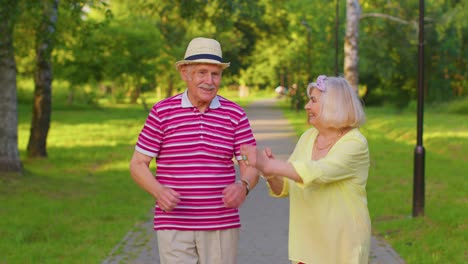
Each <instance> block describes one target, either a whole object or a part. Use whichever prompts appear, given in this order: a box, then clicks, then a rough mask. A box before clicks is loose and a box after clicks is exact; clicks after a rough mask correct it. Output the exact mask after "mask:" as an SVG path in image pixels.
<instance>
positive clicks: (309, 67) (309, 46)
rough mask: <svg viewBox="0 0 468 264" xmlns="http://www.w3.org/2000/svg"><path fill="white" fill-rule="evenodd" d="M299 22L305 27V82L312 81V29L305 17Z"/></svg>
mask: <svg viewBox="0 0 468 264" xmlns="http://www.w3.org/2000/svg"><path fill="white" fill-rule="evenodd" d="M301 24H302V25H304V26H305V27H306V28H307V76H308V77H307V78H308V80H307V82H311V81H312V57H311V49H312V39H311V34H312V29H311V28H310V25H309V24H308V23H307V21H306V20H305V19H303V20H302V21H301Z"/></svg>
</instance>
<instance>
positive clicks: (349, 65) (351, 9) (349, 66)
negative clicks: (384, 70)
mask: <svg viewBox="0 0 468 264" xmlns="http://www.w3.org/2000/svg"><path fill="white" fill-rule="evenodd" d="M360 15H361V5H360V4H359V0H346V36H345V44H344V50H345V51H344V53H345V59H344V75H345V76H344V77H345V79H346V80H348V81H349V83H350V84H351V86H353V87H354V89H356V90H357V89H358V85H359V69H358V62H359V54H358V52H359V51H358V41H359V17H360Z"/></svg>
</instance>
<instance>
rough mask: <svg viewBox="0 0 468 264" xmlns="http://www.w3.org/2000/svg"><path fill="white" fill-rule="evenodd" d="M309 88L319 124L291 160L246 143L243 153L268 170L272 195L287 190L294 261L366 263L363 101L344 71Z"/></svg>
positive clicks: (312, 118)
mask: <svg viewBox="0 0 468 264" xmlns="http://www.w3.org/2000/svg"><path fill="white" fill-rule="evenodd" d="M307 94H308V96H309V98H310V100H309V102H308V103H307V105H306V106H305V109H306V112H307V120H308V123H309V124H310V125H312V126H313V127H312V128H310V129H308V130H307V131H305V132H304V134H303V135H302V136H301V137H300V139H299V141H298V143H297V145H296V148H295V149H294V152H293V153H292V155H291V156H290V158H289V160H288V161H282V160H278V159H275V158H274V155H273V153H272V152H271V149H269V148H265V149H264V150H257V149H256V147H255V146H251V145H243V146H242V148H241V153H242V154H243V155H244V156H243V158H244V159H246V160H247V161H248V163H249V166H254V167H256V168H257V169H258V170H260V171H261V172H262V174H263V176H264V178H265V179H266V180H267V185H268V187H269V190H270V195H271V196H273V197H287V196H289V200H290V221H289V222H290V223H289V259H290V260H291V261H292V263H314V264H315V263H321V264H343V263H368V258H369V248H370V235H371V223H370V218H369V211H368V208H367V195H366V182H367V176H368V171H369V150H368V146H367V140H366V138H365V137H364V136H363V135H362V134H361V132H360V131H359V126H360V125H362V124H363V123H364V121H365V113H364V110H363V108H362V104H361V101H360V99H359V97H358V96H357V93H356V91H355V90H354V89H353V88H352V87H351V86H350V84H349V83H348V82H347V81H346V80H345V79H343V78H340V77H326V76H324V75H321V76H319V77H318V78H317V81H316V82H315V83H311V84H309V86H308V87H307Z"/></svg>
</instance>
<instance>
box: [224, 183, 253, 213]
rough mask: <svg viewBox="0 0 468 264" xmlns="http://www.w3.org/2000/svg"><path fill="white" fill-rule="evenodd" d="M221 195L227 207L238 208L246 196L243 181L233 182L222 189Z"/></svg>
mask: <svg viewBox="0 0 468 264" xmlns="http://www.w3.org/2000/svg"><path fill="white" fill-rule="evenodd" d="M223 195H224V198H223V201H224V205H225V206H226V207H227V208H239V207H240V206H241V205H242V203H244V201H245V198H246V197H247V189H246V187H245V185H244V184H243V183H233V184H230V185H228V186H227V187H226V188H225V189H224V190H223Z"/></svg>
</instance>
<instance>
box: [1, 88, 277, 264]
mask: <svg viewBox="0 0 468 264" xmlns="http://www.w3.org/2000/svg"><path fill="white" fill-rule="evenodd" d="M220 94H221V95H223V96H226V97H228V98H231V99H233V100H234V101H237V102H239V104H241V105H243V106H245V105H247V104H248V103H249V102H250V101H252V100H254V99H255V98H256V97H255V96H251V97H248V98H239V96H238V95H237V92H236V91H229V90H226V89H223V90H221V91H220ZM28 96H29V97H30V95H28ZM257 96H269V94H268V93H261V94H260V93H259V94H257ZM21 99H22V100H20V102H21V104H19V106H18V108H19V109H18V112H19V125H18V136H19V139H18V146H19V149H20V155H21V159H22V162H23V166H24V174H23V175H22V176H5V175H0V204H1V207H0V263H8V264H15V263H21V264H24V263H47V264H53V263H67V264H71V263H100V262H101V261H103V260H104V259H105V258H106V257H107V255H108V254H109V253H110V252H111V251H112V249H113V248H114V247H115V246H116V245H117V244H118V243H119V242H120V241H121V240H122V238H123V237H124V236H125V235H126V234H127V233H128V232H129V231H130V230H132V229H133V228H134V227H135V226H137V224H139V223H141V222H142V221H147V220H148V219H149V217H150V211H151V209H152V207H153V204H154V203H153V200H152V199H151V198H150V196H149V194H147V193H146V192H144V191H143V190H141V189H140V188H139V187H138V186H137V185H136V183H134V181H133V180H132V179H131V177H130V174H129V169H128V163H129V161H130V158H131V155H132V154H133V150H134V146H135V142H136V139H137V136H138V134H139V132H140V130H141V128H142V126H143V123H144V121H145V119H146V117H147V115H148V112H147V111H145V110H144V109H143V107H142V106H141V105H128V104H125V105H101V106H99V107H92V106H86V105H83V104H75V105H73V106H67V105H66V100H65V99H64V97H60V96H58V97H54V104H53V112H52V120H51V124H50V130H49V135H48V139H47V151H48V158H47V159H28V158H27V157H26V153H25V150H26V146H27V142H28V137H29V129H30V122H31V111H32V107H31V105H30V104H28V103H27V102H29V101H30V98H24V97H22V98H21ZM155 100H156V99H155V98H152V99H147V102H148V104H149V105H150V106H151V105H152V104H153V103H154V102H155ZM153 166H154V165H153ZM152 168H154V167H152Z"/></svg>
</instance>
